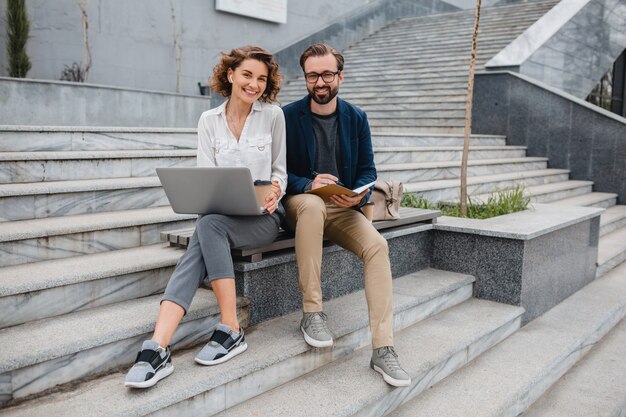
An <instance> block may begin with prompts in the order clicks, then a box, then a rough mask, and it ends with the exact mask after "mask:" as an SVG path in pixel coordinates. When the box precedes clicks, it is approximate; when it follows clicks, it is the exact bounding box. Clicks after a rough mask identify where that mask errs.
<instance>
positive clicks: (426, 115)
mask: <svg viewBox="0 0 626 417" xmlns="http://www.w3.org/2000/svg"><path fill="white" fill-rule="evenodd" d="M465 113H466V112H465V109H464V108H459V109H451V110H401V109H396V110H368V111H367V117H368V119H370V120H371V119H381V120H385V119H391V120H400V121H403V122H404V121H411V120H420V119H445V120H448V119H459V118H462V119H465Z"/></svg>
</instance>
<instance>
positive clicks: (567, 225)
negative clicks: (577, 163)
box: [431, 204, 604, 324]
mask: <svg viewBox="0 0 626 417" xmlns="http://www.w3.org/2000/svg"><path fill="white" fill-rule="evenodd" d="M603 211H604V209H598V208H587V207H563V206H552V205H546V204H535V205H534V206H533V208H532V209H530V210H526V211H523V212H519V213H513V214H508V215H505V216H498V217H493V218H491V219H486V220H474V219H460V218H454V217H445V216H444V217H440V218H439V220H438V222H437V223H436V224H435V225H434V230H433V231H432V232H431V233H432V248H433V254H432V258H431V267H433V268H437V269H443V270H448V271H454V272H462V273H466V274H470V275H473V276H475V277H476V284H475V289H474V295H475V296H476V297H478V298H484V299H488V300H493V301H498V302H502V303H507V304H512V305H518V306H522V307H524V309H526V312H525V313H524V316H523V323H524V324H525V323H528V322H529V321H531V320H532V319H534V318H536V317H538V316H540V315H541V314H542V313H544V312H546V311H547V310H549V309H550V308H552V307H553V306H555V305H556V304H558V303H560V302H561V301H563V300H564V299H565V298H567V297H569V296H570V295H571V294H573V293H575V292H576V291H578V290H579V289H580V288H582V287H584V286H585V285H587V284H588V283H589V282H591V281H593V280H594V279H595V276H596V261H597V257H598V239H599V230H600V214H602V212H603Z"/></svg>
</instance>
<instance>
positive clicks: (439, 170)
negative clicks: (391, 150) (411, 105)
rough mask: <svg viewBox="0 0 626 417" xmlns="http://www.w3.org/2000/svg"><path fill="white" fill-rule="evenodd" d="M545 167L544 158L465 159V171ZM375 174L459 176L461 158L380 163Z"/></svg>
mask: <svg viewBox="0 0 626 417" xmlns="http://www.w3.org/2000/svg"><path fill="white" fill-rule="evenodd" d="M546 168H547V159H546V158H534V157H533V158H530V157H529V158H507V159H476V160H470V161H468V167H467V175H468V176H480V175H493V174H501V173H505V172H519V171H534V170H543V169H546ZM376 170H377V171H378V176H379V177H381V178H384V179H386V180H392V181H400V182H403V183H413V182H421V181H432V180H445V179H454V178H459V176H460V175H461V161H435V162H414V163H404V164H380V165H378V166H377V167H376Z"/></svg>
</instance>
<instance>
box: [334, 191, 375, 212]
mask: <svg viewBox="0 0 626 417" xmlns="http://www.w3.org/2000/svg"><path fill="white" fill-rule="evenodd" d="M368 192H369V188H368V189H366V190H364V191H363V192H362V193H361V194H358V195H355V196H354V197H349V196H347V195H331V196H330V202H331V203H333V204H334V205H336V206H337V207H343V208H348V207H354V206H356V205H358V204H359V203H360V202H361V200H362V199H363V197H365V194H367V193H368Z"/></svg>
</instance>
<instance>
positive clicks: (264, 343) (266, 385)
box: [0, 269, 521, 416]
mask: <svg viewBox="0 0 626 417" xmlns="http://www.w3.org/2000/svg"><path fill="white" fill-rule="evenodd" d="M472 282H473V277H471V276H467V275H462V274H455V273H448V272H444V271H438V270H433V269H426V270H422V271H420V272H417V273H413V274H410V275H407V276H404V277H400V278H396V279H395V280H394V294H395V295H394V312H395V317H394V327H395V328H396V329H397V330H399V329H402V328H406V327H408V326H411V325H412V324H414V323H417V322H420V321H422V320H425V319H427V318H428V317H431V316H435V317H439V316H436V315H437V314H438V313H440V312H442V311H445V310H447V309H449V308H453V307H454V306H456V305H459V304H460V303H464V304H461V306H466V305H469V306H474V307H461V308H462V309H466V308H470V309H471V308H475V309H476V308H477V309H478V310H474V311H475V314H478V312H479V311H480V312H481V315H485V314H487V313H489V314H491V315H492V316H491V317H492V320H486V321H485V322H484V323H482V324H479V323H481V320H476V325H477V328H476V329H478V328H481V329H482V330H476V331H472V332H468V333H469V334H468V333H465V335H464V336H466V337H458V339H464V340H463V341H459V340H457V341H456V342H455V343H454V344H456V346H458V347H457V349H459V348H461V346H462V345H463V343H469V342H472V341H474V342H476V341H477V340H479V339H481V337H480V336H486V335H487V334H489V333H492V332H494V331H497V329H499V328H503V327H504V328H503V329H502V331H500V332H499V333H498V334H499V336H498V337H502V336H503V333H508V332H510V331H513V330H515V328H516V326H519V316H520V314H521V309H519V308H516V307H509V306H502V305H498V304H495V303H486V302H479V301H469V304H468V301H467V300H468V299H469V298H470V297H471V295H472ZM206 294H207V293H206V292H203V293H201V295H200V297H202V296H205V295H206ZM154 298H155V297H147V298H146V299H145V300H144V301H141V302H139V301H137V300H136V301H135V302H134V303H128V304H129V305H130V304H132V305H139V304H141V305H145V306H147V307H149V308H150V309H151V310H150V314H147V316H148V317H150V319H142V320H139V322H140V323H139V324H138V320H137V319H136V318H135V319H130V317H129V318H127V319H126V320H124V322H128V323H132V324H131V325H132V326H133V327H134V328H135V327H139V329H138V330H136V331H135V333H141V332H146V331H149V329H151V327H150V326H153V322H151V321H150V320H151V318H152V317H151V316H154V315H155V313H156V311H157V309H158V300H155V299H154ZM107 309H108V310H112V311H114V310H116V309H118V308H117V305H112V306H108V307H104V308H100V309H93V310H95V311H97V310H107ZM325 311H326V312H327V313H328V315H329V319H330V325H331V327H332V328H333V331H334V334H335V341H336V342H335V347H334V348H333V349H312V348H310V347H309V346H308V345H306V343H305V342H304V341H303V339H302V336H301V333H300V331H299V328H298V323H299V320H300V318H301V313H300V312H295V313H292V314H289V315H285V316H282V317H279V318H276V319H273V320H269V321H266V322H263V323H260V324H258V325H256V326H254V327H253V328H250V329H249V330H248V332H247V335H246V339H247V341H248V344H249V346H250V347H249V349H248V351H247V352H246V353H245V354H243V355H240V356H239V357H237V359H235V360H232V361H229V362H227V363H225V364H223V365H221V366H219V367H202V366H199V365H197V364H195V363H194V361H193V357H194V356H195V354H196V350H197V349H195V350H193V351H188V352H182V353H178V352H176V351H175V352H174V359H173V360H174V365H175V367H176V368H177V371H176V372H174V374H173V375H172V376H170V377H169V378H167V379H165V380H164V381H162V382H161V383H160V385H159V388H160V387H162V386H167V389H168V395H166V396H164V395H162V392H161V391H159V390H158V389H152V390H147V391H141V392H136V391H134V390H129V389H126V388H125V387H124V386H123V384H122V381H123V378H124V372H123V371H122V372H120V373H116V374H112V375H110V376H108V377H104V378H100V379H98V380H94V381H91V382H86V383H83V384H80V385H79V386H78V387H77V388H75V389H74V390H72V392H67V393H64V392H58V393H51V394H50V395H48V396H44V397H41V398H40V399H34V400H31V401H28V402H25V403H23V404H22V405H18V406H16V407H13V408H9V409H6V410H4V411H3V415H6V416H11V415H13V416H17V415H23V416H26V415H28V416H37V415H43V414H45V415H60V414H63V413H64V412H65V410H72V412H73V413H76V414H78V415H80V414H82V415H93V416H96V415H107V416H111V415H145V414H148V413H157V414H159V413H160V414H161V415H168V414H169V415H172V414H190V415H191V414H194V415H195V414H198V413H200V411H199V410H202V411H201V412H202V414H205V415H210V414H213V413H216V412H219V411H222V410H224V409H226V408H228V407H231V406H233V405H236V404H237V403H239V402H242V401H245V400H247V399H248V398H251V397H253V396H255V395H257V394H261V393H263V392H265V391H268V390H270V389H272V388H274V387H276V386H278V385H280V384H282V383H284V382H287V381H289V380H292V379H294V378H297V377H299V376H301V375H304V374H305V373H307V372H309V371H312V370H314V369H316V368H318V367H320V366H323V365H324V364H326V363H330V362H332V361H336V360H339V359H342V358H345V357H347V355H349V354H350V353H351V352H353V351H355V350H357V349H359V348H361V347H364V346H366V345H367V344H368V343H369V338H370V336H369V329H368V322H367V305H366V302H365V297H364V294H363V291H362V290H361V291H358V292H355V293H352V294H349V295H346V296H343V297H340V298H336V299H334V300H331V301H329V302H327V303H325ZM81 314H91V310H88V311H87V312H79V313H72V315H68V316H71V317H72V318H74V317H77V316H80V315H81ZM448 314H453V316H454V313H448ZM459 314H460V315H461V316H462V315H463V313H456V317H457V318H456V319H453V318H450V319H449V320H450V321H451V322H455V321H456V322H457V325H458V326H460V327H464V326H465V324H464V323H463V322H462V320H459ZM145 315H146V314H145V312H144V314H143V315H142V316H141V317H144V316H145ZM188 316H189V314H188ZM64 319H65V317H62V318H60V319H55V320H53V321H52V322H53V325H54V326H62V327H59V328H65V327H66V326H65V325H64V324H63V320H64ZM123 319H124V317H123V316H120V317H119V319H116V320H111V321H107V320H102V321H96V322H97V323H98V325H97V326H96V327H95V328H94V333H97V335H98V336H97V337H96V336H92V335H77V336H76V337H69V336H70V335H69V334H66V335H65V336H66V337H63V338H59V337H57V338H56V339H62V340H59V341H58V342H56V341H55V342H56V343H60V344H62V342H63V341H64V340H67V339H75V338H78V339H80V340H84V343H88V342H89V343H90V344H92V345H94V346H93V347H94V348H95V349H97V348H98V347H100V348H102V349H104V346H102V343H98V340H100V341H102V339H103V338H114V337H113V335H112V336H107V335H108V334H109V333H112V334H113V333H114V334H116V335H118V334H124V340H125V334H126V333H127V332H125V331H124V330H122V329H120V327H124V326H121V325H120V321H122V320H123ZM438 320H440V319H437V318H435V319H434V321H435V322H437V321H438ZM48 321H49V320H48ZM46 322H47V321H46V320H44V321H42V323H44V324H45V323H46ZM34 323H35V324H32V325H31V326H37V325H42V324H40V323H39V322H34ZM433 325H434V323H433V324H432V325H430V327H433ZM22 327H24V326H16V327H12V328H9V329H5V330H4V331H3V333H0V337H9V336H11V337H14V336H13V333H18V332H19V331H20V330H21V329H22ZM206 327H207V329H210V326H206ZM435 327H438V328H439V329H440V330H439V331H440V332H442V331H443V330H444V327H445V326H444V327H442V326H435ZM72 329H75V330H74V331H76V332H77V331H78V330H77V329H78V327H72ZM433 331H434V329H433ZM9 332H12V333H10V334H9ZM445 333H448V334H449V335H451V336H450V337H451V338H452V339H457V338H456V337H454V336H453V335H454V333H450V332H445ZM41 337H43V336H37V341H33V344H34V345H35V346H37V345H38V343H37V342H40V343H41V344H42V345H44V347H41V348H39V349H43V351H42V352H28V353H26V354H21V353H20V352H16V351H14V350H15V349H17V348H12V350H11V351H10V352H3V353H2V355H3V356H2V357H3V358H6V362H7V364H6V365H4V367H3V368H2V369H5V368H6V369H9V368H13V367H16V366H17V362H20V363H28V362H32V361H34V360H36V359H37V358H46V357H48V356H51V355H53V354H55V355H56V356H58V355H61V353H58V354H57V353H55V352H57V351H59V350H61V351H62V350H63V349H65V350H69V349H70V347H69V346H68V347H65V346H61V347H59V346H56V345H54V346H46V344H45V343H43V341H44V340H46V339H45V338H44V339H41V340H40V338H41ZM120 337H122V336H120ZM141 337H144V336H143V335H142V336H139V337H138V338H137V339H141ZM199 337H200V336H199ZM137 342H138V340H134V341H133V343H128V344H127V345H126V348H125V349H124V352H126V353H130V354H132V355H134V354H135V353H136V352H135V351H136V348H137V346H138V345H139V343H137ZM451 343H452V342H451ZM75 344H76V343H75ZM107 346H108V345H107ZM71 349H72V350H75V349H76V348H74V347H72V348H71ZM461 349H462V348H461ZM105 352H107V353H106V354H104V353H102V352H100V355H101V356H100V360H98V361H97V362H96V363H95V364H94V366H97V365H99V364H101V363H102V357H103V356H105V357H108V356H109V353H108V352H109V351H108V350H106V351H105ZM116 352H117V350H116ZM35 353H36V354H35ZM21 355H25V356H27V357H28V358H24V359H19V360H18V359H15V358H16V357H17V358H21ZM46 355H47V356H46ZM407 356H408V354H407ZM27 359H28V360H27ZM126 359H127V360H126V363H128V362H129V359H128V358H126ZM42 360H43V359H42ZM121 362H122V361H121V360H120V363H121ZM0 363H1V362H0ZM77 363H79V362H77ZM83 363H84V362H83ZM82 369H84V367H83V368H82ZM361 371H362V374H363V375H364V376H367V375H368V373H369V372H370V371H369V370H368V368H367V363H364V364H363V366H362V367H361ZM380 382H382V380H381V381H380ZM14 402H15V401H14ZM94 404H98V406H97V407H94Z"/></svg>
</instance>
